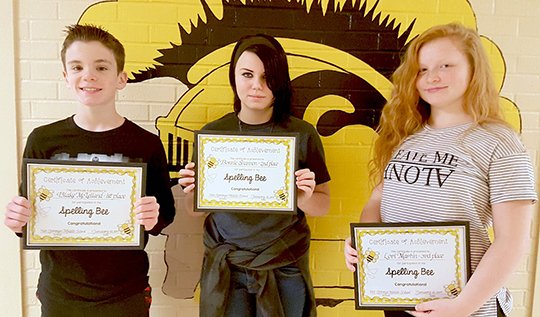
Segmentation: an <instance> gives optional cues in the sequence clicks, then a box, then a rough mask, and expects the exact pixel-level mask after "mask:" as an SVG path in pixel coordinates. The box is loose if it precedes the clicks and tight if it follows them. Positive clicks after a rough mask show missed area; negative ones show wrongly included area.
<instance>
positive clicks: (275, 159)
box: [195, 131, 297, 213]
mask: <svg viewBox="0 0 540 317" xmlns="http://www.w3.org/2000/svg"><path fill="white" fill-rule="evenodd" d="M296 140H297V138H296V136H294V135H290V134H289V135H275V134H272V135H233V134H215V132H214V133H211V132H206V131H205V132H198V133H197V134H196V153H197V154H196V155H197V162H196V163H197V164H196V165H197V186H196V197H195V210H197V211H241V212H285V213H287V212H296V186H295V176H294V171H295V169H296V156H297V155H296V151H297V146H296Z"/></svg>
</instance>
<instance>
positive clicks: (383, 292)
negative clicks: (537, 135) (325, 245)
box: [351, 222, 470, 310]
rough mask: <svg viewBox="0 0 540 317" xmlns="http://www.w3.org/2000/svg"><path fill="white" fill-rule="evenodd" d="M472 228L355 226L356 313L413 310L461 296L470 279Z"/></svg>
mask: <svg viewBox="0 0 540 317" xmlns="http://www.w3.org/2000/svg"><path fill="white" fill-rule="evenodd" d="M468 229H469V228H468V223H464V222H452V223H384V224H382V223H377V224H374V223H362V224H351V234H352V235H351V236H352V243H353V247H354V248H355V249H356V250H357V251H358V265H357V270H356V272H355V273H354V282H355V297H356V308H357V309H402V310H405V309H410V308H413V307H414V306H415V305H416V304H418V303H421V302H424V301H429V300H434V299H441V298H453V297H455V296H457V295H458V294H459V293H460V291H461V289H463V287H464V286H465V283H466V282H467V279H468V277H469V272H470V268H469V265H470V264H469V232H468Z"/></svg>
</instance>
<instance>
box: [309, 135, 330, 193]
mask: <svg viewBox="0 0 540 317" xmlns="http://www.w3.org/2000/svg"><path fill="white" fill-rule="evenodd" d="M325 161H326V160H325V156H324V147H323V144H322V141H321V138H320V137H319V134H318V133H317V131H316V130H315V128H312V129H310V131H309V137H308V147H307V157H306V162H307V167H308V168H309V169H310V170H311V171H312V172H314V173H315V183H316V184H317V185H319V184H323V183H326V182H328V181H329V180H330V173H329V172H328V167H327V166H326V162H325Z"/></svg>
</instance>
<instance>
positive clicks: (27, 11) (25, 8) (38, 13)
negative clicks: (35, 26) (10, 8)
mask: <svg viewBox="0 0 540 317" xmlns="http://www.w3.org/2000/svg"><path fill="white" fill-rule="evenodd" d="M19 10H20V12H21V16H20V17H21V18H23V19H32V20H47V19H50V20H54V19H56V18H58V8H57V3H56V2H51V1H40V0H37V1H36V0H22V1H20V2H19Z"/></svg>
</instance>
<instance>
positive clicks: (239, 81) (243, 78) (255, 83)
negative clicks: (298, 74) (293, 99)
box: [234, 51, 274, 120]
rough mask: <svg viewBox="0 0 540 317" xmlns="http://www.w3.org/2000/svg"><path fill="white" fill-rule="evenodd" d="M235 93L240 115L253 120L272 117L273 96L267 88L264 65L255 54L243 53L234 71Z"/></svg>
mask: <svg viewBox="0 0 540 317" xmlns="http://www.w3.org/2000/svg"><path fill="white" fill-rule="evenodd" d="M234 77H235V84H236V93H237V95H238V98H239V99H240V102H241V110H240V114H241V115H242V116H249V117H250V118H253V119H257V118H260V119H263V120H266V119H269V118H271V117H272V111H273V107H272V106H273V103H274V94H273V93H272V90H270V88H269V87H268V84H267V82H266V75H265V72H264V64H263V62H262V61H261V59H260V58H259V57H258V56H257V54H255V53H253V52H250V51H245V52H243V53H242V55H240V58H238V61H237V62H236V65H235V69H234Z"/></svg>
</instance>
